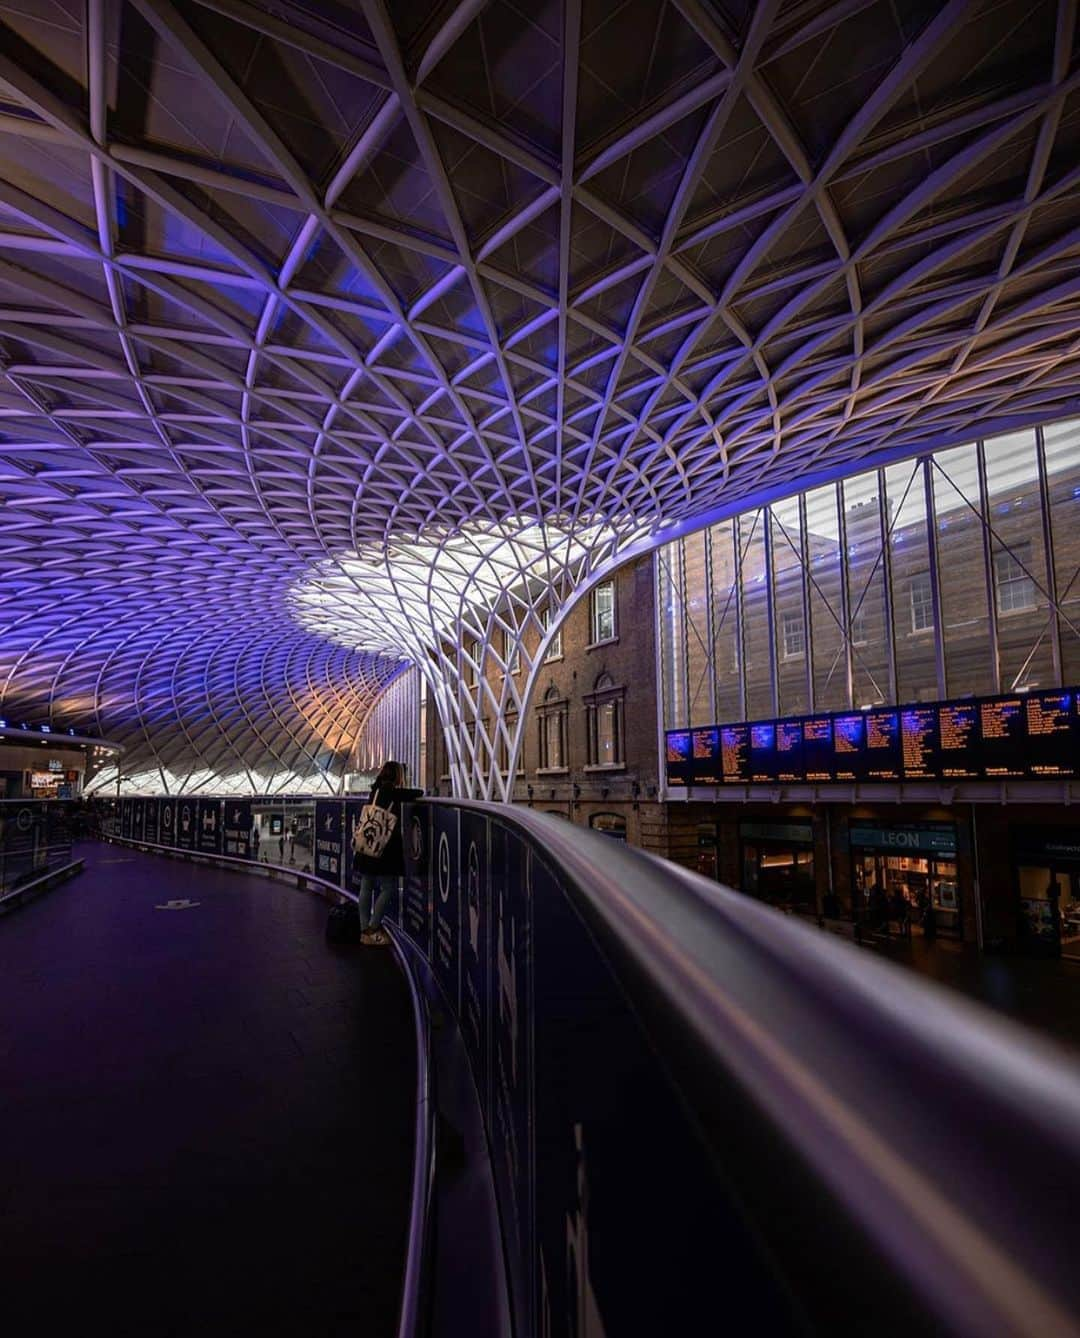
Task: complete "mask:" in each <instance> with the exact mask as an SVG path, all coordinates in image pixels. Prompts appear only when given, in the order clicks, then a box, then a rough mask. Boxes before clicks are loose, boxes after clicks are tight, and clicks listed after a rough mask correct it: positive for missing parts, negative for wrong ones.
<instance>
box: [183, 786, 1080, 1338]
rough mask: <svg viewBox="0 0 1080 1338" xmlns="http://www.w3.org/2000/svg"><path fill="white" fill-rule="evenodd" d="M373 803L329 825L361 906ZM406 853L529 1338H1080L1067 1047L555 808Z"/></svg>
mask: <svg viewBox="0 0 1080 1338" xmlns="http://www.w3.org/2000/svg"><path fill="white" fill-rule="evenodd" d="M170 802H173V801H170ZM214 802H217V801H214ZM228 802H229V803H231V802H232V801H228ZM358 811H359V805H358V804H353V802H352V801H342V800H327V801H319V806H318V807H317V809H316V813H315V820H314V826H315V833H314V841H313V846H314V850H315V852H316V855H317V856H321V858H322V859H323V860H325V861H328V862H329V861H336V874H337V881H338V884H339V886H344V885H346V884H348V882H349V878H350V873H349V868H348V865H349V863H350V861H349V860H348V858H347V857H346V856H345V853H344V852H345V851H347V850H348V847H349V838H350V828H351V824H352V821H353V814H358ZM403 836H404V847H405V854H406V870H407V872H406V877H405V879H404V880H403V882H402V885H401V887H400V890H399V894H398V896H397V898H396V899H395V900H394V902H393V903H392V906H391V909H390V912H389V916H388V918H389V919H390V920H392V921H393V923H394V932H395V934H397V935H399V936H401V937H402V938H403V939H404V940H407V942H408V945H409V948H410V951H412V952H414V953H417V954H419V955H420V956H422V958H423V959H424V960H425V961H426V962H427V963H428V964H429V966H430V971H431V975H432V976H433V978H434V979H435V980H436V981H437V982H438V988H439V989H440V990H441V994H442V998H443V1000H444V1002H445V1005H446V1007H447V1009H448V1010H449V1011H450V1012H452V1014H453V1015H454V1017H455V1018H456V1019H457V1022H458V1025H459V1027H460V1030H461V1034H462V1037H463V1038H464V1045H465V1050H466V1052H467V1054H468V1059H469V1063H470V1065H471V1070H472V1075H473V1079H474V1082H475V1087H476V1093H477V1098H478V1101H479V1105H480V1109H481V1111H482V1113H483V1119H484V1125H485V1129H486V1135H487V1140H488V1145H489V1149H490V1155H491V1163H492V1167H493V1172H494V1182H495V1193H496V1198H497V1203H498V1211H499V1217H500V1224H501V1235H502V1256H503V1259H504V1261H505V1267H506V1272H507V1285H508V1291H509V1298H510V1308H511V1311H512V1323H513V1331H514V1333H515V1334H516V1335H517V1338H555V1336H557V1335H558V1336H561V1335H567V1338H570V1336H571V1335H572V1336H573V1338H582V1336H584V1335H590V1338H595V1336H596V1335H605V1338H618V1335H622V1334H628V1335H636V1334H638V1333H643V1332H652V1331H661V1332H671V1333H682V1332H697V1331H700V1329H701V1327H702V1317H703V1316H704V1317H705V1325H706V1327H707V1328H709V1329H712V1328H715V1329H716V1330H718V1331H719V1330H720V1329H722V1328H729V1329H731V1330H732V1331H734V1332H741V1331H754V1332H768V1333H805V1332H807V1331H810V1332H814V1331H820V1332H827V1333H850V1332H860V1333H862V1332H866V1333H871V1332H872V1333H875V1334H893V1333H896V1334H900V1333H903V1334H910V1333H915V1332H937V1331H941V1332H948V1333H956V1334H965V1335H968V1334H969V1335H972V1336H973V1338H974V1335H979V1338H982V1336H983V1335H987V1334H997V1333H1001V1334H1004V1333H1008V1334H1021V1335H1023V1334H1030V1335H1032V1338H1034V1336H1035V1335H1039V1338H1044V1335H1050V1334H1053V1335H1057V1334H1070V1333H1080V1326H1078V1324H1077V1320H1076V1316H1077V1315H1078V1314H1080V1281H1078V1274H1077V1270H1076V1269H1075V1267H1074V1260H1073V1247H1072V1233H1071V1230H1070V1224H1071V1222H1072V1221H1074V1220H1075V1205H1076V1203H1077V1202H1078V1201H1080V1199H1078V1194H1080V1082H1078V1081H1077V1078H1076V1075H1075V1073H1074V1072H1072V1071H1071V1070H1070V1067H1069V1065H1068V1063H1067V1062H1063V1057H1062V1055H1061V1054H1059V1053H1058V1052H1057V1051H1055V1050H1054V1049H1052V1048H1051V1047H1050V1046H1049V1044H1047V1045H1046V1046H1045V1048H1044V1045H1043V1043H1042V1042H1040V1041H1039V1039H1038V1038H1036V1037H1035V1036H1033V1035H1031V1034H1030V1033H1028V1032H1026V1031H1020V1030H1019V1029H1016V1028H1013V1027H1011V1026H1010V1025H1009V1024H1007V1023H1005V1022H1003V1021H1001V1020H999V1019H998V1018H997V1017H996V1016H995V1015H991V1014H989V1013H988V1012H986V1011H985V1010H983V1009H982V1008H979V1007H978V1006H976V1005H973V1004H968V1003H967V1002H966V1001H964V1000H963V999H960V998H958V997H957V996H956V995H954V994H951V993H949V994H947V993H944V992H943V991H941V990H939V989H938V988H936V987H934V986H932V985H929V984H928V983H926V982H925V981H923V980H921V979H919V978H917V977H915V976H913V975H911V974H909V973H906V972H904V971H903V970H902V969H900V968H897V967H894V966H892V965H891V964H889V963H887V962H882V961H878V960H874V959H869V958H867V957H866V956H865V955H863V954H860V953H859V952H858V951H857V950H856V949H854V948H852V947H851V946H850V945H848V944H845V943H843V942H840V941H838V940H836V939H834V938H832V937H831V936H823V935H820V934H819V933H817V932H815V931H814V930H813V929H810V928H808V927H807V926H804V925H802V924H800V923H799V922H797V921H795V920H793V919H791V918H789V917H785V916H782V915H779V914H777V913H776V912H774V911H772V910H770V909H769V908H768V907H765V906H763V905H760V904H758V903H755V902H753V901H752V900H750V899H748V898H745V897H742V896H740V895H739V894H737V893H733V892H730V891H729V890H727V889H725V888H722V887H719V886H718V885H717V884H715V883H712V882H709V881H707V880H705V879H703V878H700V877H698V876H697V875H694V874H692V873H689V872H686V871H684V870H682V869H679V868H677V867H675V866H673V865H671V864H668V863H666V862H664V861H661V860H658V859H655V858H653V857H650V856H647V855H643V854H642V853H641V852H637V851H633V850H629V849H627V848H625V847H623V846H621V845H619V844H618V843H615V842H611V841H610V840H608V839H607V838H605V837H603V836H600V835H598V834H596V833H593V832H590V831H587V830H585V829H583V828H579V827H576V826H574V825H572V824H569V823H566V822H564V821H560V820H558V819H557V818H553V817H551V816H549V815H545V814H538V813H534V812H532V811H531V810H528V809H524V808H521V807H508V806H501V805H491V804H480V803H469V802H464V801H453V800H424V801H421V802H419V803H417V804H415V805H411V806H407V807H406V810H405V812H404V814H403ZM477 1285H478V1286H480V1285H483V1282H482V1280H481V1279H477ZM417 1313H418V1323H420V1322H422V1319H423V1316H422V1314H420V1312H419V1308H418V1312H417ZM710 1315H712V1316H713V1317H714V1320H715V1322H714V1323H710V1322H709V1318H708V1317H709V1316H710ZM416 1331H417V1332H420V1331H421V1329H417V1330H416Z"/></svg>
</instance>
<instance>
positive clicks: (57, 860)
mask: <svg viewBox="0 0 1080 1338" xmlns="http://www.w3.org/2000/svg"><path fill="white" fill-rule="evenodd" d="M72 815H73V805H71V804H70V803H66V802H64V801H62V800H48V799H43V800H34V799H0V909H10V908H11V907H12V906H14V905H17V904H19V903H21V902H22V901H25V900H27V899H28V898H29V897H30V896H31V895H36V893H37V892H40V891H42V890H43V889H44V888H46V887H50V886H52V885H53V884H54V883H56V882H59V881H61V880H62V879H63V878H66V877H70V875H71V874H72V873H77V872H78V870H79V868H81V863H80V862H79V861H78V860H73V859H72V854H71V846H72V836H73V830H72Z"/></svg>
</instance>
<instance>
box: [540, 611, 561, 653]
mask: <svg viewBox="0 0 1080 1338" xmlns="http://www.w3.org/2000/svg"><path fill="white" fill-rule="evenodd" d="M540 616H541V618H542V620H543V623H544V632H545V633H547V632H549V631H550V630H551V618H552V613H551V607H550V605H545V606H544V611H543V613H542V614H541V615H540ZM562 657H563V649H562V628H561V627H560V628H559V630H558V631H557V632H556V633H555V635H554V636H553V637H552V638H551V642H550V644H549V645H548V648H547V654H546V655H545V656H544V663H545V664H547V662H548V661H549V660H561V659H562Z"/></svg>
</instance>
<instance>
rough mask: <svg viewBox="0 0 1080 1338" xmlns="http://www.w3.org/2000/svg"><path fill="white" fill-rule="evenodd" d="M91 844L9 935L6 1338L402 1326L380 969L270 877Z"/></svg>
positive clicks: (391, 1075) (3, 1247)
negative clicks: (68, 875)
mask: <svg viewBox="0 0 1080 1338" xmlns="http://www.w3.org/2000/svg"><path fill="white" fill-rule="evenodd" d="M83 853H84V854H85V857H86V868H85V871H84V872H83V874H82V875H80V877H79V878H77V879H75V880H73V881H71V882H70V883H67V884H66V885H64V886H63V887H62V888H59V889H57V890H55V891H53V892H52V893H50V895H48V896H47V897H43V898H41V899H40V900H38V901H36V902H34V903H33V904H31V905H29V906H26V907H24V908H22V909H21V910H20V911H19V912H18V913H17V914H14V915H10V916H7V917H5V919H4V922H3V934H2V935H0V1056H2V1062H3V1071H4V1081H3V1084H2V1087H0V1108H2V1116H0V1122H2V1125H3V1128H4V1141H5V1144H6V1147H7V1149H8V1153H9V1155H8V1156H7V1157H6V1158H5V1167H6V1170H5V1178H4V1181H3V1183H2V1184H0V1256H2V1257H3V1259H4V1260H5V1268H4V1274H5V1278H6V1283H5V1288H4V1292H5V1295H4V1302H3V1311H4V1314H5V1316H6V1317H7V1319H6V1323H7V1324H10V1326H11V1327H8V1328H7V1332H8V1333H26V1332H30V1331H31V1325H32V1326H33V1331H35V1332H47V1331H51V1332H57V1331H58V1329H57V1324H58V1323H60V1322H63V1323H65V1324H68V1323H73V1324H75V1325H77V1330H76V1331H78V1332H80V1333H99V1332H100V1333H104V1332H108V1333H110V1334H115V1335H121V1334H123V1335H128V1334H130V1335H135V1334H138V1335H141V1336H142V1338H146V1336H147V1335H151V1334H155V1335H164V1334H168V1335H170V1338H172V1336H176V1338H179V1336H180V1335H187V1334H199V1335H204V1334H217V1333H230V1334H240V1333H245V1334H247V1333H250V1334H260V1335H265V1334H271V1333H273V1334H277V1333H282V1334H284V1333H289V1334H305V1335H312V1338H315V1336H316V1335H336V1334H346V1333H349V1334H369V1335H377V1334H384V1333H392V1332H393V1331H394V1328H395V1324H396V1317H397V1313H398V1307H399V1304H400V1299H401V1287H402V1272H403V1267H404V1257H405V1242H406V1234H407V1229H408V1222H409V1210H410V1184H411V1177H412V1156H413V1136H414V1112H415V1073H416V1055H415V1033H414V1023H413V1013H412V1005H411V1001H410V998H409V993H408V987H407V985H406V982H405V979H404V977H403V975H402V973H401V971H400V970H399V969H398V967H397V965H396V963H395V962H394V961H393V959H392V955H391V954H390V953H389V952H388V951H386V950H376V949H372V950H370V951H364V952H363V953H355V952H354V953H349V954H345V953H335V952H334V951H333V950H332V949H329V948H328V947H327V945H326V943H325V941H324V924H325V919H326V905H325V903H324V902H323V901H321V900H319V899H318V898H316V897H313V896H307V895H303V894H299V893H298V892H297V891H296V889H295V888H293V887H290V886H287V885H285V884H283V883H278V882H273V881H271V880H268V879H264V878H260V877H254V876H251V875H247V874H238V873H235V872H226V871H219V870H213V869H208V868H200V869H193V868H191V867H190V866H184V865H182V864H179V863H175V862H173V861H171V860H166V859H161V858H159V857H155V856H153V855H143V854H138V853H136V852H134V851H131V850H127V849H124V848H121V847H117V846H109V845H104V844H102V845H98V844H96V843H90V844H88V845H87V846H85V847H84V848H83ZM170 901H174V902H175V901H181V902H183V901H189V902H194V903H196V904H194V905H192V906H189V907H187V908H183V909H168V910H165V909H161V907H163V906H164V905H166V903H168V902H170Z"/></svg>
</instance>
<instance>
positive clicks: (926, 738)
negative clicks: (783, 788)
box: [667, 688, 1080, 786]
mask: <svg viewBox="0 0 1080 1338" xmlns="http://www.w3.org/2000/svg"><path fill="white" fill-rule="evenodd" d="M1078 696H1080V694H1078V691H1077V689H1075V688H1060V689H1058V688H1054V689H1049V690H1043V691H1040V692H1029V693H1023V694H1020V693H1011V694H1007V695H1000V696H995V697H980V698H962V699H959V700H956V701H947V702H912V703H910V704H908V705H905V706H875V707H871V708H869V709H867V710H865V711H829V712H822V713H821V714H819V715H814V716H799V717H792V718H790V719H771V720H753V721H740V722H738V723H734V724H727V725H712V726H709V727H708V728H707V729H695V730H694V731H693V732H692V733H691V731H689V730H672V731H669V733H668V734H667V775H668V784H669V785H703V786H705V785H708V786H713V785H717V784H720V785H777V784H807V785H824V784H830V783H835V782H839V783H849V784H850V783H854V782H864V781H871V782H873V781H882V782H886V781H892V782H896V781H934V782H955V781H974V780H987V781H993V780H1008V779H1020V780H1024V779H1026V780H1072V779H1076V778H1078V777H1080V702H1078ZM717 777H719V779H717Z"/></svg>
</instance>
